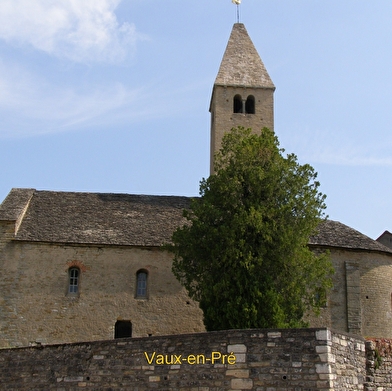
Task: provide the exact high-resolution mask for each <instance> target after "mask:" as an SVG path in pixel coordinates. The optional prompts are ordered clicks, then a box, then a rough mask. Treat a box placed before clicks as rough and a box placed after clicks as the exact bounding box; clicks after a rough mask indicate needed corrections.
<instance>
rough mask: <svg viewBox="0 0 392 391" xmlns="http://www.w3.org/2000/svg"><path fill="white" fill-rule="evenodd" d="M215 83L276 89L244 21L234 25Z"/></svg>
mask: <svg viewBox="0 0 392 391" xmlns="http://www.w3.org/2000/svg"><path fill="white" fill-rule="evenodd" d="M215 85H221V86H241V87H242V86H243V87H253V88H273V89H275V86H274V83H273V82H272V80H271V78H270V76H269V75H268V72H267V70H266V69H265V66H264V64H263V61H261V58H260V56H259V54H258V53H257V50H256V48H255V47H254V45H253V42H252V40H251V39H250V37H249V35H248V32H247V31H246V28H245V26H244V24H243V23H235V24H234V26H233V30H232V31H231V35H230V38H229V42H228V44H227V47H226V51H225V54H224V55H223V59H222V62H221V65H220V68H219V72H218V76H217V77H216V80H215Z"/></svg>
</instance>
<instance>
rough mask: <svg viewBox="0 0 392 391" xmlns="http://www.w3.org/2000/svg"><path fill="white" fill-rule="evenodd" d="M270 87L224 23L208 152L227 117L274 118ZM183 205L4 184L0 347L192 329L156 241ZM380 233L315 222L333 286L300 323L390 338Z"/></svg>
mask: <svg viewBox="0 0 392 391" xmlns="http://www.w3.org/2000/svg"><path fill="white" fill-rule="evenodd" d="M274 91H275V86H274V84H273V82H272V80H271V78H270V76H269V75H268V72H267V70H266V67H265V66H264V64H263V62H262V60H261V58H260V56H259V54H258V52H257V50H256V48H255V47H254V45H253V43H252V41H251V39H250V37H249V35H248V32H247V30H246V28H245V26H244V25H243V24H242V23H235V24H234V26H233V29H232V31H231V35H230V38H229V41H228V44H227V47H226V51H225V52H224V55H223V59H222V62H221V64H220V68H219V71H218V75H217V77H216V80H215V83H214V86H213V90H212V97H211V104H210V112H211V162H212V158H213V154H214V152H215V151H216V150H218V149H219V148H220V143H221V140H222V136H223V134H224V133H225V132H226V131H229V130H230V129H231V128H232V127H235V126H239V125H240V126H244V127H250V128H252V129H262V128H263V127H268V128H270V129H272V130H273V129H274V100H273V99H274ZM189 205H190V198H189V197H179V196H155V195H132V194H103V193H78V192H55V191H41V190H35V189H12V190H11V191H10V192H9V194H8V196H7V197H6V199H5V200H4V201H3V203H2V204H1V206H0V265H1V271H2V278H1V280H0V348H8V347H19V346H31V345H36V344H57V343H71V342H82V341H94V340H107V339H113V338H121V337H147V336H157V335H170V334H181V333H194V332H201V331H204V326H203V321H202V312H201V310H200V309H199V307H198V305H197V303H195V302H194V301H192V300H191V299H190V298H189V297H188V296H187V293H186V291H185V290H184V288H182V286H181V285H180V284H179V282H178V281H177V280H176V279H175V277H174V275H173V274H172V271H171V264H172V255H171V254H169V253H167V252H166V251H164V250H162V247H161V246H162V244H164V243H167V242H169V241H170V238H171V235H172V232H173V231H174V230H175V229H176V227H178V226H180V225H182V224H183V223H184V219H183V217H182V211H183V210H184V209H186V208H188V207H189ZM389 235H390V234H389ZM384 239H385V238H384V237H383V240H382V241H376V240H373V239H371V238H369V237H367V236H365V235H363V234H361V233H360V232H358V231H356V230H354V229H352V228H350V227H348V226H346V225H344V224H342V223H340V222H337V221H330V220H328V221H325V222H323V223H322V224H320V226H319V229H318V232H317V234H316V235H315V236H313V237H311V238H310V239H309V246H310V248H311V249H312V250H314V251H325V250H329V252H330V255H331V261H332V263H333V266H334V268H335V274H334V276H333V283H334V286H333V289H332V290H331V292H330V294H329V296H328V300H327V305H326V307H325V308H323V309H322V311H321V315H320V316H319V317H318V318H313V317H310V318H309V321H310V325H311V326H314V327H330V328H332V329H334V330H337V331H341V332H349V333H353V334H356V335H361V336H364V337H373V336H377V337H384V338H392V326H391V319H392V285H391V281H392V249H391V248H390V247H388V246H387V245H385V243H386V241H385V240H384ZM383 243H384V244H383Z"/></svg>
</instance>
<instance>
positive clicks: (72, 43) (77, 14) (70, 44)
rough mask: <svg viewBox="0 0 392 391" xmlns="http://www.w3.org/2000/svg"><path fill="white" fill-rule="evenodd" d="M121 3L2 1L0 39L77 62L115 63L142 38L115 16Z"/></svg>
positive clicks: (102, 0) (98, 0) (108, 0)
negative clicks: (26, 45)
mask: <svg viewBox="0 0 392 391" xmlns="http://www.w3.org/2000/svg"><path fill="white" fill-rule="evenodd" d="M120 2H121V0H1V1H0V39H3V40H5V41H6V42H9V43H17V44H29V45H31V46H33V47H34V48H35V49H38V50H41V51H44V52H46V53H48V54H50V55H55V56H58V57H65V58H68V59H71V60H73V61H77V62H91V61H107V62H116V61H119V60H121V59H123V58H124V57H125V56H126V54H127V53H128V52H129V51H131V50H132V49H133V47H134V45H135V43H136V41H137V40H138V39H142V38H143V37H142V35H140V34H139V33H137V32H136V29H135V26H134V25H133V24H129V23H123V24H119V22H118V20H117V17H116V15H115V13H114V11H115V9H116V8H117V6H118V5H119V3H120Z"/></svg>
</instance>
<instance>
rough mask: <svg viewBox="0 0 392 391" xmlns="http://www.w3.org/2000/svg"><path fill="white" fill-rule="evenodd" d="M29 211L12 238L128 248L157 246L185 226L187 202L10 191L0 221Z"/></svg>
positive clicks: (171, 198)
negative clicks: (184, 211)
mask: <svg viewBox="0 0 392 391" xmlns="http://www.w3.org/2000/svg"><path fill="white" fill-rule="evenodd" d="M28 195H31V198H30V201H29V205H28V208H27V210H26V213H25V215H24V217H23V220H22V222H21V224H20V227H19V229H18V230H17V233H16V236H15V239H16V240H28V241H39V242H56V243H81V244H102V245H126V246H160V245H161V244H163V243H165V242H168V241H169V240H170V238H171V234H172V232H173V231H174V230H175V228H176V227H178V226H179V225H181V224H182V223H183V222H184V219H183V217H182V211H183V209H185V208H189V205H190V198H188V197H177V196H149V195H129V194H103V193H74V192H56V191H34V190H33V194H31V190H26V189H13V190H11V192H10V194H9V195H8V197H7V198H6V199H5V201H4V202H3V204H2V205H1V206H0V220H4V219H6V220H9V219H8V218H7V217H8V216H11V215H14V217H15V212H14V211H18V210H22V209H23V207H24V205H23V203H24V202H25V201H26V199H27V198H28Z"/></svg>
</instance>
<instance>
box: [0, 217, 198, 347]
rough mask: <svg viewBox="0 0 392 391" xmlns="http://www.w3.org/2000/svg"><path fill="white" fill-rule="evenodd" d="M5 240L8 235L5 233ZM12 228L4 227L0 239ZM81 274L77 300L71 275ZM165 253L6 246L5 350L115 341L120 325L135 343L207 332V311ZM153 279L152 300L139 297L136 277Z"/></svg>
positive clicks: (2, 285)
mask: <svg viewBox="0 0 392 391" xmlns="http://www.w3.org/2000/svg"><path fill="white" fill-rule="evenodd" d="M1 233H2V234H1ZM7 234H8V236H10V235H11V234H12V226H11V225H9V226H5V225H4V224H3V225H1V224H0V238H3V237H6V236H7ZM71 265H77V267H79V269H80V272H81V273H80V279H79V294H78V295H77V296H72V295H71V296H70V295H68V294H67V289H68V283H69V278H68V269H69V267H70V266H71ZM171 265H172V256H171V254H168V253H167V252H164V251H162V250H161V249H160V248H147V247H145V248H136V247H130V246H129V247H126V246H123V247H121V246H82V245H73V246H72V245H60V244H46V243H31V242H30V243H26V242H18V241H12V240H8V241H5V242H4V243H1V242H0V269H1V270H2V278H1V279H0V292H1V294H0V348H12V347H21V346H29V345H30V344H32V343H36V342H38V343H42V344H61V343H72V342H81V341H95V340H107V339H112V338H113V336H114V327H115V323H116V322H117V321H118V320H125V321H130V322H131V323H132V336H133V337H147V336H148V335H149V334H151V335H153V336H156V335H168V334H184V333H192V332H202V331H204V330H205V328H204V325H203V322H202V312H201V310H200V309H199V308H198V305H197V303H195V302H194V301H192V300H191V299H190V298H189V296H188V295H187V292H186V291H185V289H184V288H183V287H182V286H181V285H180V283H179V282H178V281H177V280H176V278H175V277H174V275H173V273H172V271H171ZM140 269H142V270H146V271H147V272H148V280H147V283H148V284H147V285H148V287H147V289H148V297H147V298H145V299H144V298H142V299H139V298H136V297H135V293H136V273H137V271H138V270H140Z"/></svg>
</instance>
